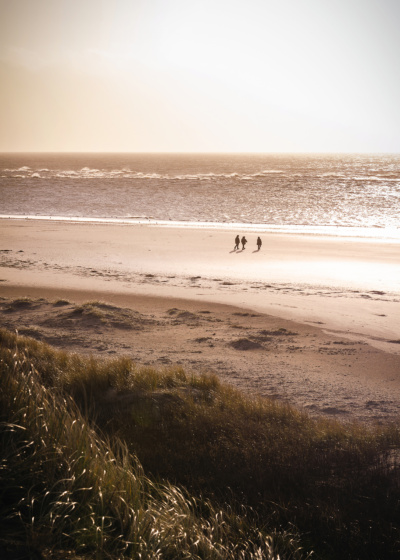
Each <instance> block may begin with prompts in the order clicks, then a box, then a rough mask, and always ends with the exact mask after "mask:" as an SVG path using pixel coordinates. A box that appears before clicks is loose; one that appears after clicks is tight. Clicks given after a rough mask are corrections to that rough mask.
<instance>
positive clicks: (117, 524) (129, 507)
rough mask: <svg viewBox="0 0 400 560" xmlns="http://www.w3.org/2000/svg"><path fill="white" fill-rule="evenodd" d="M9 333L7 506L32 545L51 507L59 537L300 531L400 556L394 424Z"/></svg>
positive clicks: (269, 538) (138, 553) (240, 537)
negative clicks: (349, 420) (329, 413)
mask: <svg viewBox="0 0 400 560" xmlns="http://www.w3.org/2000/svg"><path fill="white" fill-rule="evenodd" d="M0 342H1V347H2V350H1V370H2V378H1V392H0V398H1V406H2V409H1V410H2V412H1V413H0V414H1V415H2V421H3V422H4V424H3V435H2V438H3V439H2V449H4V450H5V451H4V453H5V457H6V459H5V461H4V462H2V480H7V478H8V480H14V483H13V484H9V485H8V484H6V483H4V484H3V485H2V488H5V490H2V492H4V494H2V496H3V497H4V499H3V497H2V501H1V504H2V506H1V507H2V508H6V509H5V510H3V511H6V515H5V518H6V519H7V523H8V524H10V525H9V526H10V527H12V528H13V530H16V529H15V528H16V527H18V530H17V533H18V534H19V535H20V534H21V530H22V528H23V529H24V531H25V532H26V533H27V537H26V538H27V542H29V543H36V542H37V541H39V542H40V535H42V534H44V533H45V531H42V530H39V531H38V526H39V525H40V523H39V525H38V521H37V520H38V519H42V520H44V521H43V524H44V525H43V526H44V527H45V529H46V531H49V530H50V529H51V534H52V535H54V547H56V548H57V547H58V548H60V547H67V548H69V549H73V550H77V551H83V552H90V553H96V554H103V553H104V554H108V555H111V556H113V555H114V557H123V556H124V555H125V556H127V557H132V558H139V557H141V558H157V557H159V558H275V557H276V558H277V557H278V556H277V555H278V554H279V555H280V558H301V557H304V556H306V553H303V552H302V551H301V548H300V537H299V534H301V544H302V546H303V548H304V550H311V549H314V550H315V551H316V553H315V556H316V557H317V558H324V559H331V558H332V559H336V558H343V559H345V558H349V559H352V560H355V559H357V558H360V559H361V558H363V559H364V558H366V559H368V558H370V559H385V560H386V559H387V560H389V559H392V558H393V559H394V558H398V557H400V509H399V504H400V488H399V472H400V471H399V463H398V460H397V457H398V453H399V448H400V432H399V426H398V425H397V424H391V425H387V426H375V427H370V428H367V427H365V426H361V425H357V424H353V425H350V424H346V425H343V424H340V423H339V422H334V421H328V420H324V419H320V420H315V419H312V418H311V417H309V416H308V415H306V414H305V413H302V412H300V411H298V410H296V409H294V408H292V407H290V406H288V405H284V404H282V403H278V402H277V401H273V400H269V399H254V398H252V399H250V398H247V397H246V396H244V395H243V394H241V393H239V392H238V391H236V390H234V389H232V388H230V387H228V386H225V385H222V384H220V383H219V381H218V379H217V378H216V377H215V376H207V375H203V376H199V377H197V376H193V375H190V374H187V373H186V372H185V371H184V370H183V369H181V368H170V369H164V370H158V371H157V370H154V369H152V368H141V367H138V366H137V365H136V364H134V363H132V362H131V361H130V360H129V359H127V358H119V359H116V360H110V361H98V360H95V359H94V358H86V357H81V356H78V355H73V354H66V353H64V352H58V351H55V350H54V349H52V348H50V347H48V346H46V345H44V344H42V343H38V342H35V341H33V340H30V339H25V338H23V337H18V336H15V335H12V334H11V333H8V332H7V331H2V330H0ZM3 403H4V405H3ZM3 416H4V418H3ZM121 442H123V443H121ZM7 450H8V451H7ZM10 450H13V451H10ZM41 457H42V458H41ZM136 457H137V458H136ZM26 458H28V460H26ZM139 461H140V462H139ZM33 465H34V466H33ZM141 465H143V467H142V466H141ZM143 469H144V470H143ZM144 472H146V475H147V476H145V475H144ZM4 473H5V474H4ZM34 473H35V475H34ZM4 477H5V478H4ZM30 477H31V478H30ZM32 477H33V478H32ZM21 481H22V482H21ZM155 481H159V482H158V483H156V482H155ZM160 481H163V483H162V484H161V482H160ZM166 481H168V482H166ZM177 485H178V486H177ZM182 485H184V486H185V487H186V488H187V489H188V491H189V492H188V491H184V490H182V489H181V488H182ZM11 488H14V490H12V491H11ZM10 492H11V498H12V499H11V501H10V502H9V503H12V504H14V505H13V506H12V508H11V510H7V506H6V504H7V503H8V502H7V500H8V498H9V493H10ZM12 492H14V493H15V496H14V494H13V493H12ZM200 496H203V498H201V497H200ZM204 496H206V497H207V498H205V497H204ZM6 498H7V499H6ZM33 498H34V500H33V501H32V499H33ZM56 504H57V505H56ZM243 506H245V507H244V509H243ZM38 511H39V514H38V513H37V512H38ZM49 512H56V513H51V515H50V513H49ZM33 518H34V519H35V521H32V519H33ZM54 519H56V520H57V521H56V522H54V523H53V520H54ZM52 523H53V525H52ZM5 527H7V525H5ZM49 527H50V529H49ZM28 528H29V530H28ZM0 531H1V529H0ZM1 538H4V537H1ZM32 546H33V545H32ZM35 546H36V545H35ZM118 555H119V556H118Z"/></svg>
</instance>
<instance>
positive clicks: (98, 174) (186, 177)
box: [4, 166, 299, 181]
mask: <svg viewBox="0 0 400 560" xmlns="http://www.w3.org/2000/svg"><path fill="white" fill-rule="evenodd" d="M4 171H6V172H8V173H10V174H11V175H10V177H11V178H12V177H18V176H20V175H14V174H15V173H20V172H21V171H24V172H26V173H30V174H29V175H28V174H27V175H25V177H26V178H29V177H31V178H37V174H38V173H42V174H45V175H46V179H51V178H58V179H68V178H77V179H115V178H117V179H121V178H123V179H133V180H166V181H213V180H221V179H222V180H223V179H228V180H230V179H238V180H242V181H248V180H251V179H254V178H263V177H268V176H271V175H272V176H273V175H282V174H284V171H282V170H279V169H267V170H263V171H257V172H255V173H237V172H229V173H180V174H169V173H155V172H153V173H146V172H143V171H131V170H128V169H113V170H111V171H110V170H101V169H96V168H90V167H82V168H81V169H80V170H78V171H77V170H74V169H65V170H63V169H57V170H50V169H48V168H43V169H39V170H36V171H35V170H32V169H31V168H30V167H28V166H24V167H21V168H19V169H5V170H4ZM298 175H299V174H297V176H298Z"/></svg>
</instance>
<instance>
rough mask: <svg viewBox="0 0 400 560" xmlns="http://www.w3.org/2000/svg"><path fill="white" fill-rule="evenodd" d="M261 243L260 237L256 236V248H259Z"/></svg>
mask: <svg viewBox="0 0 400 560" xmlns="http://www.w3.org/2000/svg"><path fill="white" fill-rule="evenodd" d="M261 245H262V241H261V237H257V247H258V250H260V249H261Z"/></svg>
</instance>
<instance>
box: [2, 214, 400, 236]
mask: <svg viewBox="0 0 400 560" xmlns="http://www.w3.org/2000/svg"><path fill="white" fill-rule="evenodd" d="M0 220H26V221H29V220H34V221H36V220H37V221H43V222H47V221H51V222H61V223H62V222H67V223H76V224H93V225H96V224H97V225H105V224H110V225H130V226H149V227H160V228H184V229H194V230H196V229H200V230H201V229H210V230H222V231H230V232H235V231H236V230H241V231H243V232H253V233H268V234H275V233H276V234H283V235H299V236H301V235H310V236H314V235H315V236H327V237H331V236H332V237H340V238H350V239H352V238H354V239H365V240H373V241H375V242H380V241H381V242H389V243H396V242H398V243H400V228H384V227H381V226H376V227H363V226H355V225H354V226H350V225H324V226H315V225H310V224H298V225H289V224H285V225H276V224H252V223H246V222H243V223H239V222H237V223H236V222H211V221H210V222H202V221H198V222H194V221H187V220H180V221H176V220H175V221H174V220H162V219H157V218H153V217H150V216H127V217H120V218H113V217H82V216H50V215H43V216H39V215H29V214H23V215H17V214H14V215H5V214H0Z"/></svg>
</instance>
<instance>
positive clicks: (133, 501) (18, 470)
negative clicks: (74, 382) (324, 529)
mask: <svg viewBox="0 0 400 560" xmlns="http://www.w3.org/2000/svg"><path fill="white" fill-rule="evenodd" d="M1 341H2V346H1V348H0V353H1V354H0V366H1V367H0V369H1V376H0V449H1V463H0V515H1V519H2V524H1V525H0V545H1V546H2V549H3V551H5V553H6V554H8V555H9V556H12V555H14V556H18V553H19V551H20V550H21V547H23V548H24V550H27V551H28V553H29V556H30V557H31V556H34V555H35V554H36V553H41V554H42V555H43V556H44V557H48V558H52V557H54V556H58V557H61V556H62V554H64V555H65V556H68V554H69V553H74V554H80V555H83V556H87V557H91V558H93V557H96V558H115V559H117V558H118V559H122V558H144V559H146V558H148V559H150V558H151V559H153V558H160V559H161V558H176V559H187V558H193V559H200V558H202V559H208V558H209V559H214V558H215V559H222V560H223V559H226V560H228V559H232V560H233V559H236V558H239V559H243V560H244V559H247V558H249V559H250V558H260V559H264V558H265V559H270V560H275V559H276V560H277V559H278V557H279V554H283V555H284V556H282V557H286V558H293V560H300V559H302V558H306V556H307V555H305V554H304V553H303V552H302V550H301V548H300V546H299V539H298V537H297V536H296V534H294V533H293V532H290V531H270V532H269V533H268V532H267V531H266V530H265V529H263V528H260V527H258V526H257V525H256V524H255V523H254V520H252V519H251V518H250V517H249V516H248V515H247V514H246V513H245V512H244V511H242V512H241V513H237V512H235V511H234V510H233V509H231V508H228V509H225V510H222V509H220V508H215V507H214V506H213V505H212V503H211V502H210V501H209V500H204V499H203V500H202V499H196V498H194V497H191V496H190V495H189V494H188V493H187V492H185V491H184V490H183V489H180V488H178V487H177V486H174V485H171V484H169V483H164V484H160V483H155V482H153V481H151V480H150V478H148V477H147V476H145V474H144V472H143V469H142V467H141V465H140V463H139V461H138V460H137V459H136V458H135V456H134V455H132V454H130V453H129V451H128V449H127V446H126V445H125V444H124V443H121V442H120V441H118V440H114V441H113V443H112V444H111V442H110V440H109V439H108V438H107V437H104V436H103V437H101V436H100V435H99V433H98V432H96V431H95V430H94V429H92V428H91V427H90V425H89V423H88V421H87V419H85V418H84V416H82V414H81V412H80V410H79V409H78V408H77V406H76V404H75V402H74V401H73V400H72V398H71V397H69V396H68V395H67V394H66V393H64V394H62V393H60V392H59V391H54V388H53V389H50V388H48V387H46V386H45V385H44V384H43V381H42V379H41V376H40V373H39V372H38V371H37V370H36V367H35V365H34V364H33V361H34V360H32V358H34V351H35V349H38V345H37V343H35V342H32V341H30V340H28V339H23V340H20V339H19V338H18V337H14V338H13V337H12V335H10V334H7V333H6V332H5V331H1ZM12 342H14V348H10V346H11V344H10V343H12ZM28 352H29V354H30V357H29V358H28V356H27V353H28ZM43 353H44V351H43V349H42V354H41V359H42V356H43ZM57 354H58V353H54V356H53V362H54V363H55V362H57V359H58V357H59V356H58V355H57ZM53 379H57V378H56V377H54V378H53Z"/></svg>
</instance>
